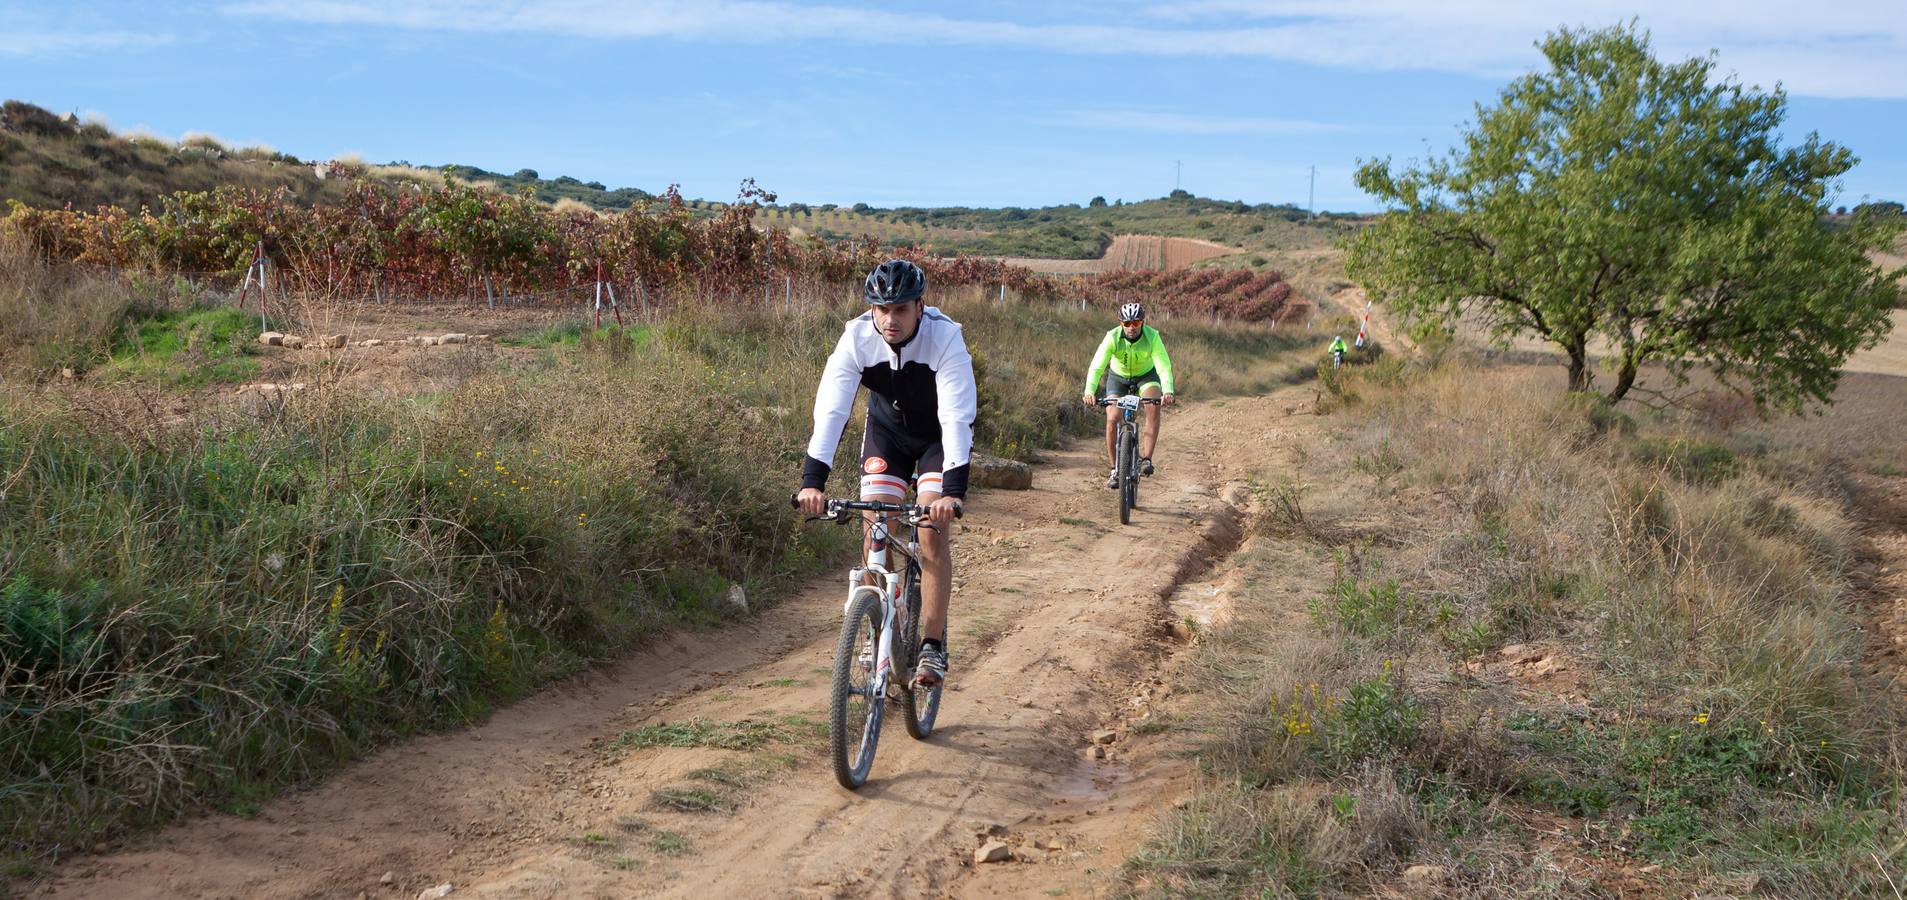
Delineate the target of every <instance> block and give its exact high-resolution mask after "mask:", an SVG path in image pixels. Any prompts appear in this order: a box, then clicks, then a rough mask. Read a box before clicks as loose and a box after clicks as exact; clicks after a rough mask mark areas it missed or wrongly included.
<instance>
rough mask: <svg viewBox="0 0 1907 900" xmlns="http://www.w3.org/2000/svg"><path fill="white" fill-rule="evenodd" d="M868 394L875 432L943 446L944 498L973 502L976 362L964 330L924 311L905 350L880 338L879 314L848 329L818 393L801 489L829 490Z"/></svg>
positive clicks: (932, 310)
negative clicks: (850, 425)
mask: <svg viewBox="0 0 1907 900" xmlns="http://www.w3.org/2000/svg"><path fill="white" fill-rule="evenodd" d="M863 386H865V387H866V388H867V390H868V398H867V418H868V428H869V429H877V428H884V429H887V430H889V431H892V432H894V433H896V434H898V435H901V436H905V437H909V438H913V439H916V440H930V441H938V442H939V443H940V445H941V451H942V465H943V466H944V467H945V468H944V469H943V470H942V473H941V475H942V482H941V493H942V494H944V495H945V496H948V497H964V496H966V492H967V462H968V458H969V457H970V456H971V455H972V452H973V418H974V413H975V405H976V403H977V402H978V396H977V395H978V391H977V389H976V387H975V385H974V380H973V357H972V356H971V355H969V354H968V353H967V340H966V337H965V336H964V335H963V334H962V333H961V329H960V324H959V323H958V322H955V321H954V320H952V319H949V318H947V316H946V314H944V313H942V312H941V311H940V310H939V309H937V308H935V307H932V306H929V307H926V308H924V309H923V310H922V313H921V317H920V327H919V328H918V329H916V330H915V331H914V336H913V337H912V338H909V339H908V340H907V342H906V343H904V344H902V345H900V346H898V347H895V346H892V345H890V344H888V343H887V340H886V339H885V338H883V337H881V333H880V331H879V330H877V329H876V328H875V327H874V314H873V313H872V312H868V313H863V314H862V315H861V316H860V317H859V318H856V319H854V320H852V321H850V322H848V324H847V328H846V329H845V330H844V331H842V333H841V341H840V343H837V344H835V345H834V352H833V353H832V354H830V355H829V356H828V364H827V366H826V368H824V369H823V370H822V372H821V386H820V387H819V388H818V389H817V390H816V391H815V396H814V434H813V436H812V437H810V438H809V439H808V454H807V458H806V459H804V460H803V461H802V470H801V485H802V487H812V488H824V487H825V486H826V485H827V480H828V473H829V471H830V468H831V465H830V464H831V461H832V460H833V459H834V451H835V448H836V447H837V446H839V444H840V443H841V430H842V429H843V428H845V427H846V426H847V422H848V416H849V414H850V412H851V411H852V407H853V404H854V395H855V393H856V392H857V391H858V390H859V389H860V388H861V387H863Z"/></svg>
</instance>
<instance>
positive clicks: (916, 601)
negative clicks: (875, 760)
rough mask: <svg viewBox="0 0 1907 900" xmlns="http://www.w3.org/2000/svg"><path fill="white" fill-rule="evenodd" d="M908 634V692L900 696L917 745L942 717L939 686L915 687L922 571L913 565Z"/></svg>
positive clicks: (904, 674)
mask: <svg viewBox="0 0 1907 900" xmlns="http://www.w3.org/2000/svg"><path fill="white" fill-rule="evenodd" d="M906 597H907V621H908V622H909V623H911V624H909V625H908V626H907V633H906V634H904V635H901V638H902V639H904V640H905V641H906V642H907V648H908V652H907V660H908V667H907V669H906V670H905V671H903V672H902V673H901V677H903V678H906V679H907V680H906V682H905V683H906V685H907V689H906V690H904V691H902V692H901V710H902V711H903V712H905V713H906V714H907V734H908V736H909V737H912V738H913V739H914V740H917V741H924V740H926V739H927V736H928V735H930V734H933V733H934V718H935V717H936V716H938V715H939V714H940V685H937V684H936V685H934V686H933V687H921V686H920V685H917V684H914V683H913V682H914V680H913V664H914V663H915V661H917V660H918V659H919V655H920V570H919V569H917V568H915V567H914V566H913V565H912V564H909V565H908V567H907V593H906Z"/></svg>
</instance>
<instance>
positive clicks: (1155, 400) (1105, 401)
mask: <svg viewBox="0 0 1907 900" xmlns="http://www.w3.org/2000/svg"><path fill="white" fill-rule="evenodd" d="M1120 399H1121V398H1119V397H1101V398H1099V405H1100V406H1114V405H1116V404H1118V403H1119V400H1120ZM1139 402H1140V403H1150V404H1152V405H1153V406H1158V405H1159V404H1161V403H1164V402H1165V399H1164V398H1162V397H1140V398H1139Z"/></svg>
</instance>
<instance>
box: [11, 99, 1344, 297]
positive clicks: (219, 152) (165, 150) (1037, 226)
mask: <svg viewBox="0 0 1907 900" xmlns="http://www.w3.org/2000/svg"><path fill="white" fill-rule="evenodd" d="M340 169H342V170H343V171H346V172H348V173H350V174H353V175H360V176H363V177H368V178H372V179H375V180H379V181H383V182H386V183H401V182H414V183H418V184H421V185H424V186H426V187H429V186H435V185H442V184H443V183H445V181H446V180H456V181H459V182H465V183H472V184H478V185H488V186H492V187H495V188H496V189H499V190H504V191H509V192H516V191H519V190H523V189H528V190H529V191H530V192H531V193H532V194H534V195H535V197H536V198H537V199H538V200H541V201H543V202H545V203H549V204H552V205H553V204H557V203H561V202H564V201H569V202H574V203H579V204H583V205H585V206H588V207H590V208H593V209H597V210H603V211H618V210H626V209H630V208H632V207H641V206H643V205H646V204H651V203H655V202H657V197H656V196H655V195H653V194H650V193H648V192H646V191H643V190H639V189H636V188H630V187H623V188H610V187H607V186H605V185H603V184H602V183H601V182H595V181H581V180H578V179H575V178H571V177H569V176H566V175H565V176H558V177H556V178H544V177H542V175H541V174H540V173H538V172H537V171H535V170H533V169H527V168H526V169H519V170H517V171H516V172H514V173H512V174H507V175H506V174H504V173H501V172H491V171H487V170H485V169H481V168H477V167H475V166H468V165H457V164H450V165H441V166H413V165H410V164H408V163H404V162H397V163H392V164H389V165H374V164H371V165H367V164H365V163H363V162H361V161H358V160H344V161H312V160H301V159H299V158H297V157H295V156H293V155H291V154H289V153H280V152H278V151H275V150H273V149H271V148H269V147H239V148H234V147H227V146H224V145H223V144H221V143H219V142H218V141H217V140H215V139H212V138H210V137H205V136H191V135H188V136H187V137H186V139H185V140H183V141H180V142H178V143H176V144H175V143H170V142H167V141H164V140H161V139H158V138H155V137H151V136H148V135H138V134H118V133H115V132H113V131H112V130H111V129H109V128H107V127H106V126H104V125H100V124H97V123H85V122H81V121H80V120H78V119H77V118H75V117H73V116H61V115H58V114H56V113H53V112H49V111H47V110H45V109H42V108H40V107H38V106H34V105H33V104H31V103H26V102H23V101H19V100H9V101H6V103H5V104H3V105H0V204H3V203H4V201H6V200H18V201H20V202H22V203H25V204H27V205H29V206H39V207H62V206H67V205H69V204H70V205H71V206H73V207H74V208H78V209H91V208H94V207H98V206H102V205H107V206H118V207H121V208H124V209H127V210H137V209H138V208H139V207H141V206H150V207H155V208H156V207H157V206H158V205H159V198H160V197H163V196H166V195H169V194H172V193H175V192H178V191H207V190H211V189H213V188H215V187H218V186H220V185H224V184H235V185H240V186H244V187H250V188H256V189H260V190H274V189H278V188H284V189H286V190H287V191H289V192H291V194H292V195H293V196H295V197H296V198H297V200H298V202H300V203H304V204H316V203H325V202H334V201H339V200H342V199H343V198H344V197H345V196H347V195H348V193H349V191H350V179H348V178H338V177H329V176H331V175H332V174H334V173H337V172H339V171H340ZM687 202H688V204H689V208H690V210H691V212H692V213H693V214H694V215H697V216H703V217H708V216H715V215H719V214H720V211H721V210H722V209H724V208H725V207H726V206H727V205H728V204H726V203H723V202H719V201H709V200H689V201H687ZM1357 218H1359V217H1356V216H1347V215H1343V214H1336V213H1325V214H1322V215H1320V216H1319V217H1318V221H1317V222H1316V223H1308V222H1306V221H1305V220H1306V213H1305V210H1303V209H1300V208H1298V207H1296V206H1292V205H1289V204H1247V203H1243V202H1239V201H1227V200H1213V199H1209V198H1204V197H1196V196H1193V195H1192V194H1189V193H1187V192H1185V191H1174V192H1173V193H1172V194H1171V195H1170V196H1167V197H1160V198H1155V199H1150V200H1141V201H1136V202H1132V203H1127V202H1125V201H1123V200H1114V201H1112V202H1107V201H1106V200H1105V198H1103V197H1094V198H1092V201H1091V202H1089V203H1087V204H1085V205H1083V206H1082V205H1080V204H1076V203H1075V204H1065V205H1060V206H1046V207H1038V208H1023V207H1013V206H1009V207H1003V208H998V209H990V208H980V207H957V206H956V207H931V208H928V207H912V206H908V207H898V208H894V209H880V208H877V207H872V206H869V205H867V204H865V203H857V204H854V205H853V206H838V205H836V204H832V203H829V204H804V203H787V202H783V203H778V204H771V205H767V206H764V207H763V208H762V209H761V211H760V214H759V215H758V216H757V217H756V224H757V225H759V226H761V227H764V228H776V229H783V230H799V231H800V232H801V233H803V234H806V235H809V236H812V237H815V238H819V239H822V240H829V241H847V240H854V239H858V238H863V237H873V238H876V239H878V240H880V241H883V242H886V243H894V244H912V245H918V246H924V247H926V248H928V249H929V250H930V251H931V252H933V253H936V254H941V255H948V256H951V255H960V254H966V255H972V256H994V257H1042V258H1048V259H1078V260H1086V259H1096V258H1099V257H1100V256H1102V255H1103V254H1104V253H1106V251H1107V248H1108V247H1109V246H1110V245H1111V244H1112V241H1113V238H1114V236H1115V235H1156V236H1161V237H1176V238H1194V239H1198V240H1203V241H1215V242H1218V243H1221V244H1225V245H1227V246H1230V247H1237V248H1240V249H1243V250H1247V251H1252V252H1253V253H1257V252H1259V251H1281V250H1293V249H1297V248H1303V247H1315V246H1317V245H1318V244H1319V243H1320V241H1321V239H1323V237H1322V236H1323V235H1328V234H1330V233H1334V232H1336V231H1337V230H1339V229H1341V228H1343V227H1344V226H1345V223H1346V222H1348V221H1352V220H1355V219H1357ZM1262 258H1263V257H1258V256H1247V257H1241V259H1243V260H1254V259H1262Z"/></svg>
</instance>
